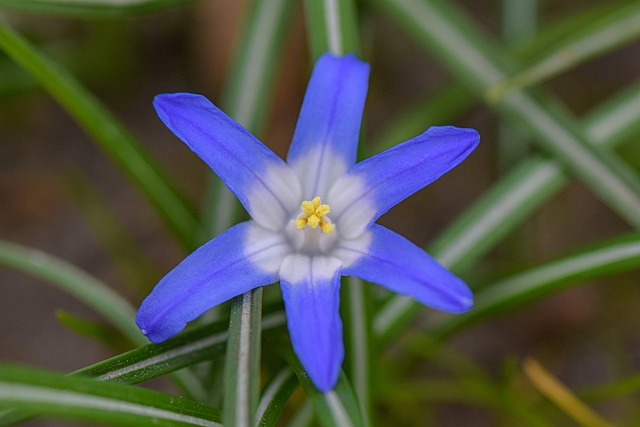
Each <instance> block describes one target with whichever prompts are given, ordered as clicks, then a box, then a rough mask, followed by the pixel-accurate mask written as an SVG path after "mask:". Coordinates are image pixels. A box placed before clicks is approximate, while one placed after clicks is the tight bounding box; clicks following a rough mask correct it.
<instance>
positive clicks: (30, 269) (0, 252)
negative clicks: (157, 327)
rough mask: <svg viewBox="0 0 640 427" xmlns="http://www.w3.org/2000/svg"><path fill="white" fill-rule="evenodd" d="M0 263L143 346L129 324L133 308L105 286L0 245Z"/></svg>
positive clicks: (41, 256)
mask: <svg viewBox="0 0 640 427" xmlns="http://www.w3.org/2000/svg"><path fill="white" fill-rule="evenodd" d="M0 263H1V264H3V265H5V266H7V267H11V268H15V269H17V270H20V271H22V272H24V273H27V274H29V275H32V276H35V277H39V278H41V279H43V280H45V281H46V282H47V283H50V284H52V285H55V286H56V287H58V288H59V289H61V290H63V291H65V292H67V293H69V294H70V295H73V296H74V297H75V298H77V299H78V300H80V301H82V302H83V303H85V304H86V305H87V306H89V307H91V308H92V309H93V310H95V311H96V312H98V313H100V314H101V315H102V316H104V318H105V319H107V320H109V321H110V322H111V323H112V324H113V325H114V326H115V327H117V328H118V330H119V331H120V332H122V333H123V334H124V335H125V336H127V337H128V338H129V339H130V340H131V341H132V342H134V343H136V344H138V345H142V344H146V343H147V339H146V338H145V337H144V336H143V335H142V333H141V332H140V330H139V329H138V327H137V326H136V324H135V323H134V321H133V319H134V317H135V310H134V308H133V307H131V305H130V304H129V303H128V302H127V301H126V300H125V299H123V298H122V297H121V296H120V295H118V294H117V293H115V292H114V291H113V290H111V289H110V288H109V287H108V286H107V285H106V284H104V283H102V282H101V281H99V280H98V279H96V278H95V277H93V276H91V275H89V274H88V273H86V272H84V271H82V270H80V269H79V268H77V267H75V266H74V265H72V264H69V263H67V262H66V261H63V260H61V259H59V258H56V257H54V256H52V255H49V254H46V253H45V252H43V251H40V250H37V249H30V248H27V247H24V246H20V245H17V244H14V243H9V242H3V241H0Z"/></svg>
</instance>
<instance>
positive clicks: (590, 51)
mask: <svg viewBox="0 0 640 427" xmlns="http://www.w3.org/2000/svg"><path fill="white" fill-rule="evenodd" d="M514 3H515V2H514ZM519 5H520V3H519V2H518V6H519ZM638 36H640V3H638V2H632V3H630V4H628V5H626V6H623V7H620V8H618V9H617V10H615V11H613V12H611V13H608V14H605V15H604V16H601V17H599V18H598V19H597V20H594V21H593V22H591V23H589V25H586V26H584V27H583V28H582V29H581V30H580V31H577V32H575V33H573V34H571V36H570V37H567V38H565V39H563V40H562V41H561V42H560V43H558V44H557V45H556V46H554V48H553V50H551V51H549V52H547V53H545V54H544V55H543V56H542V57H541V58H539V59H538V60H537V61H535V62H534V63H532V64H530V65H528V66H527V67H525V68H524V69H523V70H520V71H519V72H517V73H515V74H514V75H513V76H512V77H509V78H508V79H506V80H505V81H503V82H501V83H500V84H499V85H497V86H496V87H494V88H492V89H490V92H491V93H492V94H494V96H500V93H504V92H505V91H508V90H512V89H516V88H521V87H524V86H530V85H533V84H536V83H540V82H542V81H544V80H547V79H549V78H551V77H553V76H556V75H558V74H560V73H562V72H563V71H566V70H569V69H571V68H572V67H575V66H576V65H577V64H580V63H583V62H586V61H587V60H589V59H591V58H593V57H596V56H598V55H603V54H605V53H606V52H608V51H609V50H612V49H615V48H619V47H620V46H622V45H624V44H626V43H629V42H631V41H634V40H636V39H637V38H638Z"/></svg>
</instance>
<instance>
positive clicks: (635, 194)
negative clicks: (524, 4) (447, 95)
mask: <svg viewBox="0 0 640 427" xmlns="http://www.w3.org/2000/svg"><path fill="white" fill-rule="evenodd" d="M377 3H380V4H381V5H382V6H384V7H385V8H386V10H388V11H389V12H391V13H392V14H393V15H394V16H395V17H396V19H398V20H400V22H402V25H403V28H406V29H407V30H408V31H410V32H411V33H412V34H413V35H414V37H415V38H416V39H417V40H418V41H419V42H421V43H423V44H424V46H425V47H426V48H428V49H429V50H430V51H431V52H432V53H434V54H436V55H437V56H438V57H439V59H440V60H441V61H442V62H443V63H444V64H445V65H446V66H447V67H448V68H449V69H450V70H451V72H453V73H454V74H455V75H457V76H458V77H459V78H460V79H461V80H463V81H465V82H466V83H467V84H468V85H469V87H471V88H472V89H473V90H474V91H476V93H477V94H479V95H481V96H483V97H486V98H487V100H488V101H489V102H490V103H491V104H492V105H493V107H494V108H495V109H496V111H497V112H499V113H500V114H501V116H503V117H505V118H507V119H508V120H511V121H512V122H513V123H515V124H518V125H519V126H521V127H522V128H523V129H526V130H527V131H529V132H530V133H531V134H532V135H534V136H535V137H536V138H535V140H534V141H535V142H536V143H537V144H538V145H539V146H540V147H541V148H543V149H544V150H546V151H548V152H550V153H552V154H553V155H554V156H555V157H556V158H557V159H558V160H560V161H562V162H563V163H564V164H565V165H566V166H567V167H568V168H569V169H570V170H571V171H572V172H574V173H575V174H576V176H577V177H578V178H580V179H581V180H582V182H584V183H585V185H587V186H588V187H589V188H590V189H591V190H593V192H594V193H595V194H596V195H597V196H599V197H600V198H601V199H602V200H603V201H604V202H605V203H607V204H608V205H609V206H610V207H611V208H612V209H614V210H615V211H616V212H618V213H619V214H620V215H621V216H622V218H624V219H625V220H627V221H628V222H629V223H630V224H632V225H634V226H636V227H640V179H639V178H638V176H637V175H636V174H635V173H633V171H632V170H631V169H630V168H629V167H628V166H627V165H626V164H625V163H623V162H621V161H620V160H619V159H617V158H616V157H615V156H613V155H612V154H609V153H605V152H603V151H602V150H598V149H595V148H592V147H590V146H589V145H588V144H587V143H586V138H585V136H584V134H583V133H582V131H581V129H580V127H579V126H578V124H577V123H575V122H574V121H573V120H572V119H571V118H570V117H569V116H568V114H567V113H566V112H565V111H564V110H563V109H561V108H560V107H559V106H558V105H557V104H556V103H555V102H554V101H553V100H551V99H550V98H549V97H548V96H545V95H544V94H543V93H540V92H533V91H530V90H526V89H514V90H511V91H509V92H508V93H506V94H505V95H504V96H503V97H501V98H492V97H491V93H489V92H488V90H489V89H490V88H491V87H493V86H494V85H496V84H499V83H500V82H502V81H503V80H504V79H505V78H506V76H507V74H508V73H509V72H510V71H511V70H513V69H515V65H514V64H513V63H511V62H510V61H509V60H508V57H507V56H505V55H504V54H503V53H502V52H501V49H499V48H498V47H497V46H495V45H493V44H492V43H490V42H489V40H488V39H487V38H486V37H484V36H483V35H482V34H481V33H480V32H479V31H476V30H475V27H474V25H473V24H472V23H471V22H468V21H466V20H463V19H462V17H461V16H460V14H459V13H457V11H456V10H454V9H453V8H452V6H451V5H450V4H446V3H444V2H441V1H439V0H430V1H418V0H378V1H377Z"/></svg>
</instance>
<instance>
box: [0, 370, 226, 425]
mask: <svg viewBox="0 0 640 427" xmlns="http://www.w3.org/2000/svg"><path fill="white" fill-rule="evenodd" d="M0 404H1V405H2V406H11V407H14V408H17V409H20V410H24V411H37V412H39V413H45V414H50V415H53V416H56V417H62V418H66V419H73V420H86V421H89V422H93V423H111V424H118V425H122V426H132V425H155V426H167V427H169V426H187V425H195V426H210V427H221V424H220V423H219V421H220V415H219V411H218V410H217V409H215V408H211V407H208V406H206V405H203V404H201V403H199V402H195V401H190V400H187V399H184V398H181V397H177V396H172V395H169V394H166V393H160V392H158V391H153V390H147V389H144V388H139V387H132V386H129V385H125V384H116V383H105V382H101V381H96V380H94V379H91V378H83V377H76V376H74V377H72V376H67V375H64V374H61V373H57V372H46V371H40V370H37V369H34V368H25V367H17V366H11V365H0Z"/></svg>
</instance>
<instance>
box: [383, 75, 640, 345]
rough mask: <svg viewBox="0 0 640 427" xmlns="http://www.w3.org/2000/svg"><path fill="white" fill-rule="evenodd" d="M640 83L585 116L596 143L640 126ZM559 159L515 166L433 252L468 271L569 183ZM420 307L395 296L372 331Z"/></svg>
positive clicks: (387, 328) (391, 328)
mask: <svg viewBox="0 0 640 427" xmlns="http://www.w3.org/2000/svg"><path fill="white" fill-rule="evenodd" d="M639 107H640V83H638V84H635V85H633V86H632V87H630V88H627V89H626V90H624V91H622V93H621V94H618V95H616V96H613V97H612V98H611V99H610V100H609V101H608V102H606V103H604V104H602V105H601V106H600V108H598V109H597V110H596V111H594V112H592V113H591V114H590V115H589V116H588V117H587V118H585V119H584V120H583V122H582V123H583V124H582V126H581V127H582V129H584V133H585V134H586V135H588V136H589V141H590V143H591V144H593V145H598V146H601V147H603V148H611V147H613V146H614V145H616V144H619V143H621V142H623V141H624V140H625V139H626V138H628V137H629V136H630V135H633V134H634V133H636V132H638V131H639V130H640V108H639ZM568 179H569V178H568V176H567V174H566V173H565V172H564V170H563V169H562V168H561V167H560V166H559V164H558V163H557V162H555V161H554V160H552V159H548V158H545V157H541V156H531V157H530V158H529V159H527V160H525V161H524V162H522V163H520V164H519V165H517V166H516V167H514V168H513V169H512V171H511V172H510V173H508V174H507V175H506V176H505V177H503V178H502V179H501V180H500V181H498V183H496V184H494V186H493V187H492V188H491V189H490V190H489V191H488V192H487V194H485V195H484V196H483V197H482V198H481V199H480V200H479V201H478V202H476V203H475V204H474V205H472V207H471V208H469V209H467V211H466V212H465V213H464V214H463V215H462V216H460V217H459V218H458V219H457V220H456V221H455V222H454V223H453V224H452V225H451V226H450V227H448V228H447V230H445V232H443V233H442V234H441V235H440V236H439V238H438V239H437V240H436V242H435V244H434V245H433V247H432V248H431V250H430V252H431V253H432V254H433V255H434V256H435V257H436V258H438V260H440V261H441V262H442V263H443V264H444V265H446V266H447V267H449V268H451V269H452V270H454V271H464V270H465V269H466V268H468V267H469V266H471V265H472V264H474V263H475V262H477V259H478V258H479V257H480V256H482V255H483V254H485V253H486V252H487V251H488V250H489V249H491V248H492V247H494V246H495V245H496V244H497V243H498V242H499V241H500V240H501V239H502V238H504V237H505V236H506V235H507V234H508V233H509V232H511V231H512V230H513V229H514V228H515V227H516V226H517V225H519V224H521V223H522V221H523V220H524V219H525V218H527V217H528V216H529V215H530V214H531V213H532V212H533V211H534V210H535V209H536V208H538V207H539V206H541V205H542V204H543V202H545V201H546V200H548V199H549V198H550V197H551V196H552V195H553V194H555V193H556V192H557V191H558V190H559V189H560V188H563V186H564V185H565V184H566V183H567V182H568ZM421 309H422V306H421V305H419V304H418V303H416V302H415V301H414V300H412V299H411V298H408V297H405V296H395V297H393V298H392V299H391V300H389V302H388V303H387V304H385V306H384V307H383V308H382V309H381V310H380V311H379V312H378V313H377V314H376V316H375V318H374V321H373V331H374V334H375V335H376V336H377V337H378V338H381V341H380V342H381V343H384V342H385V341H387V340H388V339H389V338H391V337H392V336H394V335H395V333H396V332H397V331H399V330H401V329H402V328H403V325H406V324H407V322H409V321H410V320H411V319H412V318H413V317H414V316H415V314H416V313H418V312H419V311H420V310H421Z"/></svg>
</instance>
